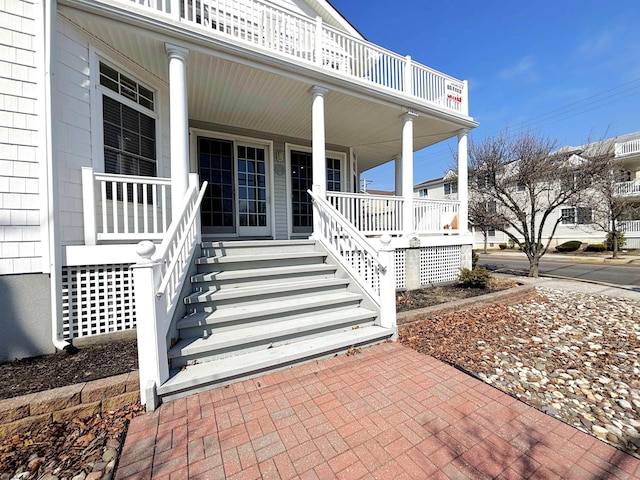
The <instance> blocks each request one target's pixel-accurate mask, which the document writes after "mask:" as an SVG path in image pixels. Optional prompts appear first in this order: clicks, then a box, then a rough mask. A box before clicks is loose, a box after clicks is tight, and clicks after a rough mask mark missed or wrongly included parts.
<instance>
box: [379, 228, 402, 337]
mask: <svg viewBox="0 0 640 480" xmlns="http://www.w3.org/2000/svg"><path fill="white" fill-rule="evenodd" d="M380 243H381V247H380V249H379V250H378V259H379V260H380V263H381V264H382V265H383V267H384V269H382V268H381V271H380V326H381V327H384V328H393V329H394V330H395V333H394V334H393V336H394V338H395V336H396V335H397V324H396V272H395V267H396V249H395V248H394V247H392V246H391V236H390V235H389V234H386V233H385V234H384V235H382V237H380Z"/></svg>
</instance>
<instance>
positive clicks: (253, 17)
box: [121, 0, 469, 115]
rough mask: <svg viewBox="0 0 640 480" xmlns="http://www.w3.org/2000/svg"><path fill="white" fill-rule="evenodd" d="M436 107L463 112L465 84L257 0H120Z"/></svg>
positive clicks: (313, 20) (202, 29) (198, 28)
mask: <svg viewBox="0 0 640 480" xmlns="http://www.w3.org/2000/svg"><path fill="white" fill-rule="evenodd" d="M121 1H122V2H123V3H125V4H126V5H128V6H129V7H131V8H140V9H143V10H145V12H143V13H142V14H143V15H144V14H145V13H147V12H149V10H151V11H153V12H155V13H156V14H159V15H161V16H166V17H167V18H170V19H173V20H177V21H178V22H180V23H183V24H188V25H190V26H191V28H193V29H197V30H200V31H202V32H206V33H207V34H216V35H224V36H230V37H233V38H234V39H236V40H239V41H241V42H245V43H249V44H252V45H254V46H257V47H259V48H262V49H265V50H267V51H270V52H275V53H278V54H282V55H286V56H289V57H292V58H295V59H297V60H299V61H301V62H305V63H310V64H314V65H315V66H316V67H320V68H323V69H326V70H332V71H334V72H336V73H340V74H343V75H345V76H348V77H351V78H355V79H358V80H362V81H365V82H370V83H373V84H375V85H378V86H380V87H384V88H387V89H390V90H393V91H396V92H401V93H403V94H405V95H409V96H412V97H416V98H419V99H420V100H423V101H425V102H426V103H430V104H433V105H437V106H438V107H441V108H444V109H446V110H449V111H454V112H456V113H460V114H463V115H467V114H468V111H469V109H468V101H467V98H468V88H467V83H466V82H464V81H461V80H457V79H455V78H453V77H450V76H448V75H445V74H443V73H441V72H438V71H436V70H433V69H431V68H429V67H426V66H424V65H421V64H419V63H416V62H414V61H412V60H411V58H410V57H403V56H401V55H398V54H396V53H393V52H390V51H388V50H386V49H384V48H381V47H379V46H377V45H375V44H373V43H370V42H367V41H363V40H360V39H358V38H356V37H353V36H351V35H349V34H347V33H344V32H342V31H340V30H338V29H336V28H333V27H331V26H329V25H325V24H323V22H322V19H321V18H320V17H317V18H316V19H311V18H309V17H305V16H303V15H299V14H296V13H294V12H291V11H288V10H286V9H283V8H280V7H278V6H276V5H274V4H272V3H266V2H262V1H260V0H162V1H156V0H130V1H127V0H121Z"/></svg>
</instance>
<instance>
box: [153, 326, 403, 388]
mask: <svg viewBox="0 0 640 480" xmlns="http://www.w3.org/2000/svg"><path fill="white" fill-rule="evenodd" d="M393 333H394V332H393V331H392V330H390V329H386V328H382V327H379V326H367V327H361V328H358V329H354V330H348V331H340V332H336V333H331V334H327V335H324V336H322V337H316V338H311V339H308V340H302V341H299V342H295V343H291V344H287V345H281V346H278V347H273V348H267V349H264V350H260V351H256V352H251V353H246V354H244V355H238V356H234V357H228V358H221V359H218V360H213V361H210V362H206V363H200V364H196V365H191V366H189V367H187V368H185V369H183V370H181V371H178V372H176V373H175V374H174V375H173V377H171V378H170V379H169V380H168V381H167V382H165V383H164V384H163V385H162V386H160V387H158V395H159V396H160V397H161V398H162V399H163V400H173V399H175V398H180V397H182V396H184V395H187V394H191V393H197V392H201V391H204V390H208V389H211V388H214V387H216V386H222V385H225V384H227V383H231V382H233V381H236V380H237V379H239V378H242V379H247V378H251V377H253V376H256V375H258V374H264V373H267V372H270V371H274V370H278V369H282V368H285V367H288V366H290V365H291V364H293V363H299V362H303V361H309V360H312V359H315V358H320V357H324V356H329V355H333V354H335V353H337V352H340V351H346V350H347V349H349V348H351V347H357V346H362V345H366V344H372V343H379V342H382V341H384V340H386V339H388V338H390V337H391V336H392V335H393Z"/></svg>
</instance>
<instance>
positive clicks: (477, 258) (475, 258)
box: [471, 250, 480, 268]
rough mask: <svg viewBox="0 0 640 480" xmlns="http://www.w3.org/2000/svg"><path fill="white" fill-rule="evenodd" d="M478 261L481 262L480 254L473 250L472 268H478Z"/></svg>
mask: <svg viewBox="0 0 640 480" xmlns="http://www.w3.org/2000/svg"><path fill="white" fill-rule="evenodd" d="M478 260H480V257H479V256H478V252H476V251H475V250H471V268H476V265H478Z"/></svg>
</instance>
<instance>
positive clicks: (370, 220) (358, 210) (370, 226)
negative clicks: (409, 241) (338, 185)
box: [327, 192, 404, 235]
mask: <svg viewBox="0 0 640 480" xmlns="http://www.w3.org/2000/svg"><path fill="white" fill-rule="evenodd" d="M327 200H328V201H329V203H331V205H333V206H334V207H335V208H336V209H337V210H338V211H339V212H340V213H341V214H342V216H344V217H345V218H346V219H347V220H348V221H349V223H351V225H353V226H354V227H355V228H356V229H357V230H358V231H359V232H360V233H362V234H364V235H381V234H382V233H388V234H390V235H393V234H400V233H402V205H403V203H404V200H403V198H402V197H392V196H388V195H368V194H363V193H360V194H359V193H342V192H327Z"/></svg>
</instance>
